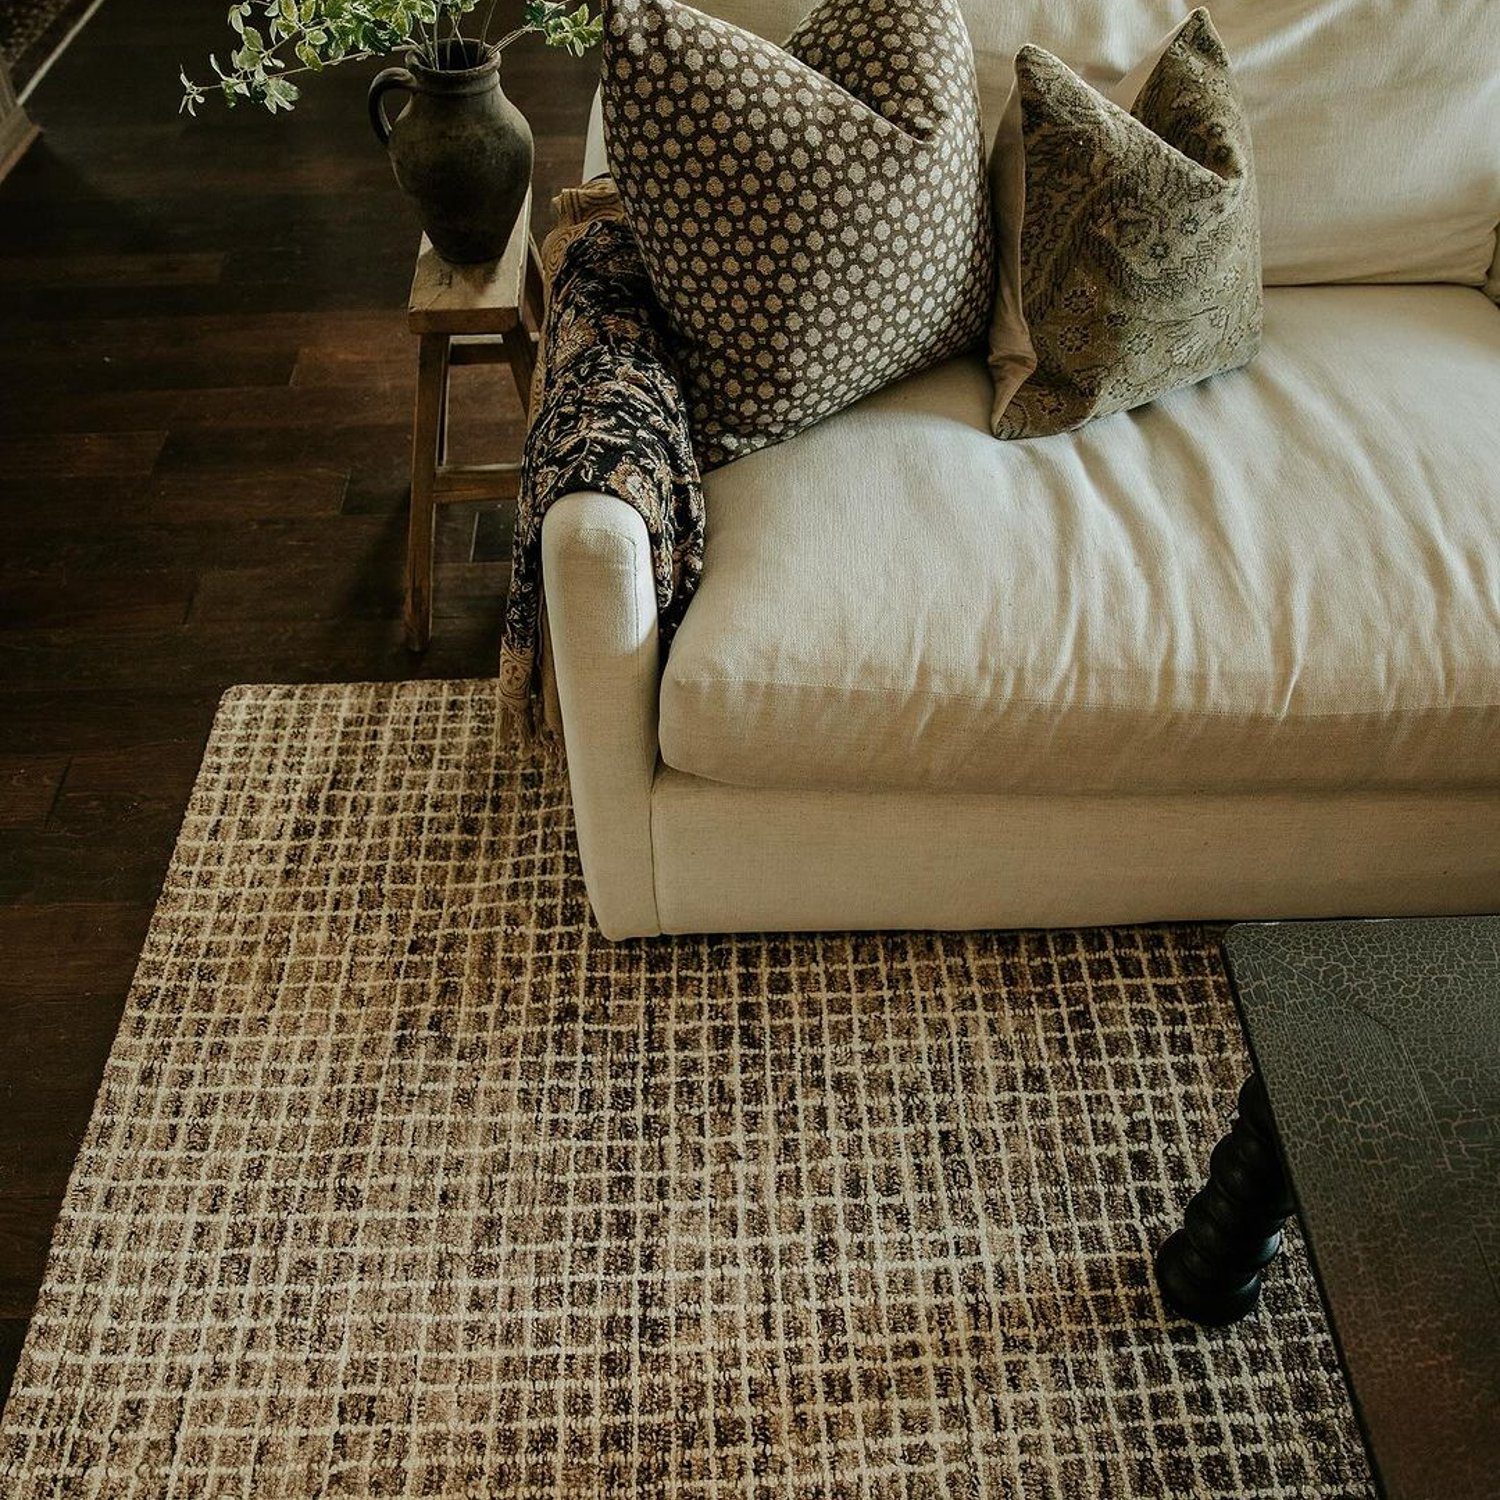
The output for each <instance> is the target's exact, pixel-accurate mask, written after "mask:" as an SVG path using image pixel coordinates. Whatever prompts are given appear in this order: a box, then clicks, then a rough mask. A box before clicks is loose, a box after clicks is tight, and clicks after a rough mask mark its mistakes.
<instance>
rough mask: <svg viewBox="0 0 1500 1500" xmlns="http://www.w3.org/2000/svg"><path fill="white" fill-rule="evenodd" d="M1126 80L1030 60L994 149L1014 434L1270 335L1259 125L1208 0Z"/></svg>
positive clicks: (1238, 354)
mask: <svg viewBox="0 0 1500 1500" xmlns="http://www.w3.org/2000/svg"><path fill="white" fill-rule="evenodd" d="M1115 93H1116V96H1117V98H1118V99H1119V100H1120V102H1119V103H1116V102H1113V101H1111V100H1109V99H1106V98H1105V97H1104V96H1103V95H1102V94H1100V93H1098V92H1096V91H1095V90H1094V89H1092V88H1090V87H1089V85H1088V84H1086V83H1085V82H1084V81H1083V80H1082V79H1081V78H1079V77H1078V76H1077V74H1075V73H1074V72H1073V71H1072V70H1071V69H1070V68H1068V67H1067V66H1066V65H1065V64H1063V63H1062V62H1060V61H1059V60H1058V59H1057V58H1055V57H1053V56H1052V54H1051V53H1049V52H1044V51H1043V50H1042V49H1041V48H1040V47H1023V48H1022V49H1021V51H1020V52H1019V53H1018V54H1017V56H1016V83H1015V88H1014V89H1013V90H1012V92H1011V96H1010V102H1009V103H1008V104H1007V106H1006V111H1005V115H1004V118H1003V119H1002V121H1001V124H1000V130H999V133H998V135H997V137H996V141H995V148H994V151H993V153H992V155H991V159H990V187H991V194H992V196H993V199H994V204H995V220H996V234H997V240H998V250H997V253H998V257H999V262H1000V272H999V284H998V287H997V290H996V297H995V315H994V320H993V322H992V323H991V326H990V360H989V362H990V373H991V375H992V376H993V377H994V382H995V402H994V408H993V411H992V414H991V427H992V429H993V431H994V433H995V435H996V436H997V437H1002V438H1029V437H1045V436H1048V435H1049V434H1052V433H1058V432H1067V431H1069V430H1071V429H1072V428H1075V427H1079V426H1082V424H1083V423H1085V422H1088V421H1091V420H1092V419H1093V418H1095V417H1102V416H1105V415H1107V414H1109V413H1110V412H1117V411H1124V410H1126V409H1128V408H1130V407H1134V406H1140V405H1141V404H1143V403H1144V402H1147V401H1151V400H1154V399H1155V398H1156V397H1157V396H1160V395H1162V394H1164V393H1165V392H1167V391H1170V390H1173V389H1175V388H1176V387H1178V386H1183V385H1191V384H1193V383H1194V382H1195V381H1199V380H1203V379H1205V378H1206V377H1207V376H1210V375H1216V374H1218V373H1220V372H1221V371H1224V370H1230V369H1233V368H1235V367H1236V366H1237V365H1242V364H1244V363H1245V362H1246V360H1248V359H1250V358H1251V357H1252V356H1253V355H1254V354H1255V352H1256V350H1257V349H1258V348H1259V347H1260V329H1261V284H1260V216H1259V210H1258V207H1257V204H1256V196H1255V178H1254V167H1253V162H1252V157H1251V151H1250V130H1249V126H1248V125H1247V124H1246V121H1245V113H1244V110H1243V108H1242V107H1241V104H1240V98H1239V94H1238V91H1237V90H1236V88H1235V84H1234V79H1233V76H1232V75H1231V73H1230V68H1229V59H1228V57H1226V56H1225V53H1224V48H1223V45H1222V44H1221V43H1220V41H1219V38H1218V35H1217V33H1216V32H1215V31H1214V28H1213V23H1212V21H1210V19H1209V16H1208V12H1207V11H1206V10H1195V11H1194V12H1193V13H1192V15H1190V16H1189V17H1188V18H1187V20H1186V21H1184V22H1183V23H1182V25H1181V26H1180V27H1179V28H1178V29H1177V30H1176V32H1175V33H1174V34H1173V35H1172V36H1171V37H1170V38H1169V39H1168V40H1167V42H1166V43H1165V45H1164V47H1163V48H1161V49H1160V52H1159V56H1155V57H1154V58H1153V59H1148V61H1147V63H1146V64H1144V65H1143V66H1142V67H1140V68H1137V69H1136V70H1135V71H1134V72H1133V73H1131V74H1129V75H1127V77H1126V78H1125V79H1124V80H1122V82H1121V84H1120V86H1119V87H1118V88H1117V89H1116V90H1115ZM1122 104H1124V105H1125V106H1127V107H1121V106H1122Z"/></svg>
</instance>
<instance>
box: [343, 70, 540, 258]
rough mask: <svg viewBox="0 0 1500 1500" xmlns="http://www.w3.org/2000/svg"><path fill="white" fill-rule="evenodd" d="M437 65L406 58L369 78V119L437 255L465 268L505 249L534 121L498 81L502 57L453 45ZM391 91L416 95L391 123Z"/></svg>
mask: <svg viewBox="0 0 1500 1500" xmlns="http://www.w3.org/2000/svg"><path fill="white" fill-rule="evenodd" d="M439 57H440V60H441V62H442V63H443V66H442V67H440V68H431V67H428V66H427V65H426V64H425V63H423V62H422V61H421V60H420V59H419V58H418V57H416V56H415V54H408V56H407V59H406V66H405V67H404V68H387V69H386V70H385V71H384V72H383V73H380V74H378V75H377V76H376V77H375V79H374V81H373V82H372V83H371V84H370V122H371V124H373V125H374V127H375V134H376V136H377V137H378V138H379V139H380V142H381V144H382V145H384V146H385V147H386V148H387V149H388V150H389V152H390V156H391V166H392V168H393V169H394V171H395V173H396V181H397V182H398V183H399V184H400V185H401V187H402V189H403V191H404V192H405V193H406V194H407V196H408V197H409V198H411V200H412V202H413V203H415V204H416V207H417V214H418V216H419V217H420V218H421V220H422V227H423V228H424V229H425V230H426V231H427V237H428V238H429V239H430V240H431V241H432V243H433V245H434V247H435V248H436V249H437V252H438V254H439V255H441V256H442V257H443V259H444V260H450V261H453V262H455V263H456V264H459V265H472V264H474V263H475V262H478V261H485V260H494V259H495V258H496V257H497V256H498V255H500V253H501V252H502V251H503V250H504V249H505V246H506V244H507V242H508V241H509V239H510V232H511V230H512V229H513V228H514V227H515V222H516V217H517V215H518V214H519V213H520V211H521V204H522V202H523V201H524V200H525V197H526V189H527V187H528V186H529V184H530V182H531V162H532V143H531V127H530V126H529V125H528V124H527V123H526V117H525V116H524V115H523V114H522V113H521V112H520V110H518V109H517V108H516V107H515V105H514V104H512V103H511V102H510V100H509V99H507V98H506V97H505V94H504V91H503V90H502V89H501V87H500V54H499V53H497V52H487V51H485V50H484V49H482V48H481V47H479V46H478V45H477V44H475V43H473V42H446V43H444V44H443V47H442V49H441V52H440V53H439ZM393 89H400V90H404V91H405V92H406V93H407V94H409V95H410V96H411V97H410V99H409V100H408V102H407V105H406V107H405V108H404V109H403V110H402V111H401V113H400V115H399V116H398V117H397V119H396V120H395V122H394V124H393V123H391V121H390V120H389V119H388V118H387V116H386V112H385V96H386V95H387V94H388V93H390V92H391V91H392V90H393Z"/></svg>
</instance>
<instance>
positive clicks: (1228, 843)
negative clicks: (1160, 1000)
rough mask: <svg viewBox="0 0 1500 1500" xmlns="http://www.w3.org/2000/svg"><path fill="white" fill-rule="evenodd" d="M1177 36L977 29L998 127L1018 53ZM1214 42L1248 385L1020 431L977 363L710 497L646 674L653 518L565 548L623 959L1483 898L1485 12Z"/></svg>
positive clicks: (757, 464)
mask: <svg viewBox="0 0 1500 1500" xmlns="http://www.w3.org/2000/svg"><path fill="white" fill-rule="evenodd" d="M708 8H710V9H711V10H713V11H714V12H715V13H718V14H721V15H723V16H725V17H726V18H727V19H730V20H733V21H736V22H737V23H739V24H741V25H747V26H749V27H751V28H752V29H754V30H756V31H758V32H760V33H761V34H763V35H766V36H769V37H772V38H775V39H780V38H781V37H783V36H785V35H786V34H787V33H788V32H789V31H790V30H791V27H792V25H793V24H794V22H795V21H796V19H797V17H798V14H799V6H798V4H797V3H796V0H762V3H746V0H740V3H737V4H727V3H714V4H712V5H710V6H709V7H708ZM1187 8H1188V7H1187V6H1186V4H1168V3H1156V0H1075V3H1073V4H1070V5H1061V4H1058V3H1056V0H1011V3H1002V0H968V3H967V4H966V5H965V12H966V17H967V19H968V21H969V26H970V31H971V35H972V37H973V40H974V44H975V53H976V59H977V62H978V67H979V76H980V85H981V95H982V98H983V103H984V107H985V111H986V118H987V119H989V120H991V121H993V120H994V119H996V118H997V115H998V109H999V105H1000V104H1001V102H1002V101H1003V98H1004V95H1005V92H1006V91H1007V89H1008V88H1009V85H1010V82H1011V67H1010V59H1011V58H1012V57H1013V55H1014V52H1015V50H1016V48H1017V47H1018V46H1020V45H1021V44H1022V43H1023V42H1026V41H1028V40H1030V41H1037V42H1040V43H1041V44H1042V45H1044V46H1048V47H1050V48H1051V49H1052V50H1053V51H1055V52H1056V53H1058V55H1059V56H1061V57H1062V58H1063V59H1064V60H1066V61H1068V62H1069V63H1070V64H1072V65H1073V66H1074V67H1075V68H1077V69H1078V70H1079V71H1080V72H1083V73H1084V74H1085V76H1086V77H1088V78H1089V79H1090V80H1091V81H1093V82H1095V83H1097V84H1098V85H1099V86H1101V87H1106V86H1108V84H1110V83H1111V82H1112V81H1114V80H1117V79H1118V78H1119V77H1120V76H1121V75H1122V74H1124V73H1125V72H1126V71H1127V70H1128V69H1129V68H1130V67H1131V66H1132V65H1133V64H1134V63H1135V62H1136V61H1137V60H1138V59H1140V58H1141V57H1142V56H1143V55H1144V54H1145V53H1146V52H1147V50H1148V49H1149V48H1150V47H1151V45H1152V43H1153V42H1154V41H1156V40H1158V39H1159V38H1160V37H1162V36H1163V35H1164V34H1165V33H1166V32H1167V31H1168V30H1169V28H1171V27H1172V26H1173V25H1174V24H1175V23H1176V22H1177V21H1178V20H1179V19H1180V18H1181V17H1182V15H1184V14H1185V13H1186V10H1187ZM1211 9H1212V12H1213V15H1214V19H1215V22H1216V24H1217V26H1218V29H1219V31H1220V33H1221V35H1222V36H1223V37H1224V40H1225V43H1226V45H1227V47H1228V49H1229V53H1230V56H1231V58H1232V59H1233V60H1234V62H1235V65H1236V68H1237V71H1238V74H1239V78H1240V82H1241V88H1242V91H1243V93H1244V95H1245V97H1246V101H1247V105H1248V107H1249V110H1250V113H1251V119H1252V124H1253V128H1254V132H1255V146H1256V157H1257V163H1258V172H1259V179H1260V192H1261V200H1262V217H1263V231H1264V250H1265V269H1266V280H1267V282H1268V289H1267V292H1266V307H1265V314H1266V327H1265V340H1264V347H1263V349H1262V352H1261V354H1260V356H1259V357H1258V358H1257V359H1256V360H1255V361H1254V362H1253V363H1252V364H1250V365H1249V366H1248V367H1247V368H1246V369H1244V370H1241V371H1237V372H1235V373H1232V374H1228V375H1224V376H1220V377H1219V378H1217V379H1214V380H1211V381H1208V382H1206V383H1205V384H1202V385H1199V386H1196V387H1194V388H1192V389H1189V390H1184V391H1180V392H1177V393H1175V394H1173V395H1171V396H1168V397H1167V398H1166V399H1164V400H1161V401H1158V402H1157V403H1155V404H1154V405H1152V406H1148V407H1145V408H1142V409H1140V410H1138V411H1134V412H1129V413H1126V414H1123V415H1120V416H1115V417H1111V418H1108V419H1106V420H1104V421H1100V422H1096V423H1094V424H1093V425H1091V426H1088V427H1085V428H1083V429H1082V430H1081V431H1079V432H1076V433H1073V434H1069V435H1066V436H1062V437H1056V438H1049V439H1044V440H1040V441H1034V442H1025V443H1003V442H1000V441H997V440H996V439H995V438H993V437H991V436H990V434H989V431H988V428H987V422H986V418H987V413H988V410H989V405H990V384H989V380H988V376H987V374H986V370H985V366H984V363H983V361H982V358H981V357H980V356H978V355H976V356H973V357H966V358H962V359H958V360H955V361H953V362H952V363H950V364H947V365H944V366H941V367H939V368H936V369H933V370H930V371H928V372H926V373H923V374H920V375H917V376H915V377H914V378H911V379H908V380H906V381H903V382H901V383H900V384H898V385H895V386H893V387H891V388H889V389H887V390H885V391H883V392H881V393H879V394H878V395H876V396H874V397H871V398H870V399H868V400H866V401H864V402H862V403H860V404H859V405H857V406H855V407H853V408H852V409H850V410H848V411H846V412H844V413H842V414H841V415H839V416H836V417H833V418H831V419H830V420H828V421H826V422H824V423H822V424H821V425H819V426H817V427H815V428H813V429H812V430H810V431H808V432H805V433H803V434H802V435H800V436H799V437H797V438H794V439H793V440H791V441H790V442H787V443H784V444H782V445H781V446H779V447H776V448H772V449H769V450H766V451H763V452H761V453H757V454H754V455H753V456H751V457H749V458H745V459H742V460H740V461H739V462H736V463H734V464H731V465H729V466H728V467H726V468H723V469H721V470H719V471H718V472H716V473H713V474H711V475H709V476H708V477H707V481H706V489H707V506H708V537H707V554H706V561H705V566H704V572H703V581H702V585H701V587H700V589H699V591H698V594H697V596H696V598H695V599H694V601H693V603H692V605H691V607H690V608H689V610H688V612H687V616H686V619H685V621H684V623H683V625H682V627H681V629H680V631H679V633H678V635H677V638H676V640H675V642H674V644H673V646H672V649H671V652H670V654H669V656H668V658H667V660H666V661H665V662H664V663H663V662H662V661H661V660H660V652H659V649H658V641H657V627H656V606H655V602H654V594H653V590H652V584H651V575H650V570H649V566H648V554H647V544H646V534H645V531H644V528H643V527H642V525H641V522H640V520H639V519H638V517H637V516H636V515H635V514H634V512H633V511H631V510H630V509H629V508H628V507H627V506H625V505H624V504H622V503H620V502H619V501H617V500H614V499H611V498H608V497H605V496H601V495H587V494H581V495H574V496H569V497H568V498H566V499H565V500H563V501H562V502H560V503H559V504H558V505H556V506H555V507H554V508H553V510H552V511H551V512H550V514H549V515H548V518H547V521H546V525H545V528H544V538H543V542H544V570H545V586H546V599H547V610H548V621H549V626H550V630H551V636H552V643H553V647H554V650H555V654H556V664H557V673H558V683H559V692H560V697H561V703H562V710H563V720H564V728H565V737H566V741H567V751H568V767H569V775H570V777H571V782H572V793H573V801H574V807H575V811H576V816H577V826H578V842H579V849H580V853H581V856H582V862H583V869H584V875H585V879H586V881H587V885H588V890H589V895H590V898H591V900H592V903H593V907H594V912H595V915H596V917H597V920H598V922H599V926H600V928H601V929H602V930H603V932H604V933H605V934H606V935H608V936H610V937H615V938H624V937H631V936H636V935H641V934H648V933H656V932H662V931H666V932H697V931H735V930H756V929H773V930H774V929H818V928H829V929H841V928H895V927H929V928H967V927H995V926H1007V927H1010V926H1015V927H1022V926H1024V927H1032V926H1055V925H1063V924H1069V925H1072V924H1095V923H1113V922H1135V921H1145V920H1166V919H1179V918H1182V919H1193V918H1243V917H1293V916H1313V915H1319V916H1325V915H1334V914H1395V913H1414V912H1467V911H1476V910H1481V909H1485V908H1496V907H1500V308H1497V306H1496V305H1495V300H1494V299H1495V297H1496V295H1497V293H1500V276H1497V270H1496V265H1495V225H1496V220H1497V219H1500V160H1497V157H1500V4H1495V3H1494V0H1472V3H1470V0H1221V3H1219V4H1217V5H1213V6H1211ZM605 169H606V168H605V164H604V156H603V152H602V143H601V140H600V138H599V133H598V129H597V111H596V122H595V130H594V133H593V138H592V139H591V142H590V148H589V160H588V162H587V164H586V175H593V174H594V173H596V172H599V171H603V170H605ZM1361 283H1365V284H1361ZM1368 283H1377V284H1368Z"/></svg>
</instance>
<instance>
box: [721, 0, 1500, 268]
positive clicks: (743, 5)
mask: <svg viewBox="0 0 1500 1500" xmlns="http://www.w3.org/2000/svg"><path fill="white" fill-rule="evenodd" d="M961 4H962V8H963V12H964V17H965V19H966V20H967V22H968V25H969V33H970V36H971V38H972V40H973V44H974V54H975V63H976V66H977V69H978V76H979V93H980V100H981V104H982V105H983V107H984V111H985V118H986V121H987V122H988V128H989V129H990V131H991V132H993V130H994V128H995V126H996V125H997V124H998V123H999V119H1000V110H1001V108H1002V106H1003V105H1004V102H1005V99H1006V96H1007V95H1008V93H1009V92H1010V86H1011V82H1012V80H1013V78H1014V76H1015V75H1014V60H1015V55H1016V53H1017V51H1019V50H1020V48H1021V47H1023V46H1025V45H1026V44H1027V43H1028V42H1031V43H1035V44H1036V45H1037V46H1040V47H1045V48H1046V49H1047V50H1048V51H1049V52H1053V53H1055V54H1056V55H1057V56H1058V57H1060V58H1061V59H1062V60H1063V61H1064V62H1065V63H1067V64H1068V66H1069V67H1070V68H1072V69H1073V70H1074V72H1076V73H1078V74H1079V75H1080V76H1081V77H1083V78H1084V79H1085V80H1086V81H1087V82H1089V83H1091V84H1093V85H1094V87H1095V88H1099V89H1106V90H1107V89H1108V87H1109V86H1110V85H1111V84H1112V83H1114V82H1115V81H1116V80H1118V79H1119V78H1120V77H1122V76H1123V75H1124V74H1125V72H1126V71H1127V70H1128V69H1129V68H1131V67H1132V66H1133V65H1134V64H1135V63H1136V62H1137V61H1138V60H1139V59H1140V58H1141V57H1142V56H1144V55H1145V53H1146V51H1147V49H1149V48H1150V46H1151V45H1152V43H1153V42H1157V41H1159V40H1160V39H1161V38H1162V37H1163V36H1165V35H1166V34H1167V33H1168V32H1169V31H1170V30H1171V29H1172V28H1173V27H1174V26H1176V25H1177V23H1179V22H1180V21H1181V20H1183V18H1184V17H1185V16H1186V15H1187V14H1188V12H1189V10H1190V9H1191V8H1192V7H1191V4H1190V3H1188V0H961ZM701 8H702V9H705V10H708V11H710V12H712V13H713V14H714V15H719V16H723V17H724V18H726V19H728V20H731V21H734V22H735V23H736V24H737V25H740V26H744V27H747V28H748V29H750V30H752V31H756V32H759V33H760V34H761V35H762V36H766V37H769V38H771V39H772V40H774V41H782V40H784V39H785V38H786V37H787V36H788V35H789V34H790V32H791V30H792V28H793V27H794V26H795V25H796V24H797V21H798V20H799V19H800V18H801V15H802V12H803V11H804V9H806V8H807V3H806V0H701ZM1210 11H1211V13H1212V16H1213V22H1214V26H1215V28H1216V29H1217V31H1218V33H1219V35H1220V36H1221V37H1222V38H1223V41H1224V46H1225V48H1226V50H1227V51H1228V53H1229V55H1230V56H1231V57H1232V58H1233V59H1234V66H1235V77H1236V79H1237V81H1238V83H1239V88H1240V93H1241V95H1242V97H1243V99H1244V101H1245V107H1246V112H1247V115H1248V117H1249V120H1250V133H1251V138H1252V140H1253V142H1254V147H1255V163H1256V177H1257V181H1258V183H1259V187H1260V201H1261V249H1262V256H1263V261H1264V274H1265V279H1266V282H1267V284H1268V285H1273V286H1274V285H1296V284H1299V283H1304V282H1323V281H1452V282H1460V283H1463V284H1464V285H1467V286H1481V285H1483V284H1484V282H1485V278H1486V274H1487V273H1488V271H1489V269H1490V264H1491V261H1492V259H1494V257H1495V254H1496V235H1495V230H1496V225H1497V223H1500V129H1497V128H1496V121H1497V119H1500V0H1213V3H1211V4H1210Z"/></svg>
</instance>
